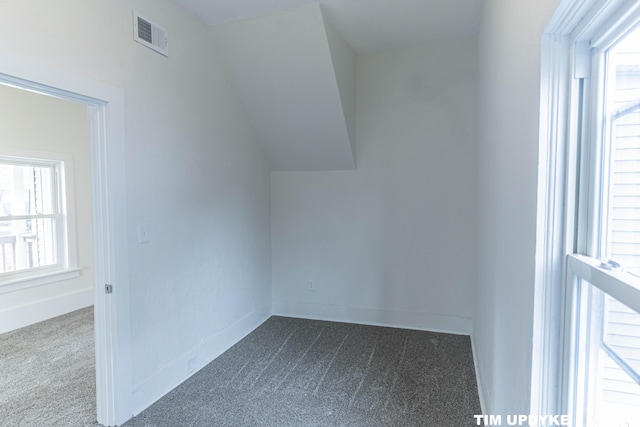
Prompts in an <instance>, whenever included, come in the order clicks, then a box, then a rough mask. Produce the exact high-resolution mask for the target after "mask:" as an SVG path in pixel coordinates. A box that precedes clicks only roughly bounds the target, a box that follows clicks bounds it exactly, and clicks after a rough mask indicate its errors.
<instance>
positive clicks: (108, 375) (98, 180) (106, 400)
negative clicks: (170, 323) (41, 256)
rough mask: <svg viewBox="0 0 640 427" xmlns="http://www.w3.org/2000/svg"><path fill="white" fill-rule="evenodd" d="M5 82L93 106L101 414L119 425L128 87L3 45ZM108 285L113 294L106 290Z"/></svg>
mask: <svg viewBox="0 0 640 427" xmlns="http://www.w3.org/2000/svg"><path fill="white" fill-rule="evenodd" d="M0 83H4V84H9V85H12V86H14V87H18V88H21V89H25V90H30V91H34V92H38V93H42V94H45V95H50V96H54V97H57V98H62V99H66V100H70V101H74V102H80V103H83V104H85V105H87V107H88V111H89V123H90V162H91V165H90V166H91V199H92V200H91V202H92V205H91V216H92V218H91V219H92V226H93V230H92V231H93V270H94V286H95V301H94V310H95V342H96V395H97V396H96V403H97V411H98V412H97V421H98V422H99V423H101V424H103V425H105V426H112V425H120V424H122V423H124V422H125V421H126V420H128V419H129V418H131V417H132V415H133V409H132V403H131V402H132V398H131V395H132V388H131V384H132V373H131V334H130V311H129V284H128V280H129V273H128V256H127V222H126V199H125V195H126V180H125V122H124V91H123V90H122V89H121V88H117V87H114V86H110V85H107V84H104V83H101V82H98V81H94V80H91V79H88V78H86V77H84V76H82V75H78V74H76V73H73V72H70V71H65V70H62V69H58V68H54V67H50V66H48V65H46V64H41V63H36V62H34V61H31V60H27V59H25V58H21V57H18V56H15V55H12V54H8V53H5V52H0ZM106 284H110V285H112V286H113V293H111V294H106V293H105V285H106Z"/></svg>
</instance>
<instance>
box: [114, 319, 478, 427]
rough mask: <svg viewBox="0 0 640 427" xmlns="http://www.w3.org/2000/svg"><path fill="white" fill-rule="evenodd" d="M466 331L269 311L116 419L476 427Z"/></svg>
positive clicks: (133, 426)
mask: <svg viewBox="0 0 640 427" xmlns="http://www.w3.org/2000/svg"><path fill="white" fill-rule="evenodd" d="M474 414H480V404H479V400H478V393H477V388H476V380H475V373H474V368H473V357H472V353H471V345H470V340H469V337H467V336H459V335H448V334H439V333H432V332H421V331H412V330H404V329H393V328H382V327H373V326H362V325H353V324H344V323H334V322H321V321H312V320H303V319H292V318H284V317H277V316H274V317H271V318H270V319H269V320H268V321H267V322H265V323H264V324H263V325H261V326H260V327H259V328H258V329H256V330H255V331H254V332H252V333H251V334H250V335H248V336H247V337H246V338H245V339H244V340H242V341H241V342H239V343H238V344H237V345H235V346H234V347H232V348H231V349H229V350H228V351H227V352H226V353H224V354H223V355H221V356H220V357H219V358H217V359H216V360H214V361H213V362H212V363H210V364H209V365H207V366H206V367H205V368H203V369H202V370H201V371H200V372H198V373H196V374H195V375H194V376H192V377H191V378H190V379H189V380H187V381H186V382H185V383H183V384H182V385H180V386H179V387H178V388H176V389H175V390H173V391H172V392H170V393H169V394H168V395H166V396H165V397H164V398H162V399H161V400H160V401H158V402H156V403H155V404H154V405H152V406H151V407H150V408H148V409H147V410H146V411H144V412H143V413H141V414H140V415H138V416H137V417H135V418H134V419H132V420H130V421H129V422H127V423H126V424H125V426H126V427H143V426H144V427H151V426H156V427H164V426H167V427H169V426H171V427H173V426H274V427H275V426H277V427H282V426H305V427H306V426H435V427H463V426H475V425H476V423H475V419H474V418H473V415H474Z"/></svg>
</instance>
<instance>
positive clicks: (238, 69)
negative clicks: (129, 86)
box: [213, 4, 356, 171]
mask: <svg viewBox="0 0 640 427" xmlns="http://www.w3.org/2000/svg"><path fill="white" fill-rule="evenodd" d="M213 32H214V36H215V37H214V39H215V42H216V45H217V48H218V51H219V53H220V54H221V56H222V58H223V60H224V63H225V67H226V68H227V71H228V73H229V76H230V78H231V81H232V84H233V86H234V88H235V90H236V93H237V95H238V97H239V98H240V102H241V103H242V104H243V107H244V109H245V112H246V113H247V116H248V117H249V121H250V122H251V124H252V127H253V129H254V132H255V134H256V137H257V139H258V141H259V143H260V144H261V145H262V147H263V151H264V153H265V155H266V156H267V158H268V159H269V161H270V163H271V167H272V169H273V170H310V171H314V170H340V169H354V168H355V166H356V165H355V149H354V147H355V141H354V139H355V136H354V130H353V129H354V121H355V56H354V54H353V52H351V50H350V48H349V47H348V46H347V44H346V43H345V42H344V41H343V40H342V39H341V38H340V36H339V35H338V34H337V33H336V32H335V30H333V27H332V26H330V24H327V23H326V22H325V18H324V16H323V14H322V12H321V10H320V7H319V5H317V4H310V5H306V6H303V7H300V8H297V9H294V10H289V11H286V12H280V13H277V14H274V15H270V16H267V17H260V18H254V19H250V20H244V21H239V22H233V23H228V24H224V25H220V26H216V27H214V28H213ZM329 40H331V42H332V46H330V44H329Z"/></svg>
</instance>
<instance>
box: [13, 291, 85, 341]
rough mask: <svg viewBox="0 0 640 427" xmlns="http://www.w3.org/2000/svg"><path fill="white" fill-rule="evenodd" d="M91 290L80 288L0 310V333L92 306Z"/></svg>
mask: <svg viewBox="0 0 640 427" xmlns="http://www.w3.org/2000/svg"><path fill="white" fill-rule="evenodd" d="M93 292H94V290H93V288H85V289H80V290H78V291H73V292H69V293H65V294H62V295H56V296H55V297H51V298H47V299H43V300H39V301H33V302H29V303H27V304H24V305H21V306H17V307H11V308H8V309H5V310H3V311H0V334H3V333H5V332H10V331H13V330H15V329H19V328H23V327H25V326H29V325H33V324H34V323H38V322H42V321H45V320H48V319H52V318H54V317H58V316H62V315H63V314H67V313H71V312H72V311H76V310H80V309H81V308H85V307H89V306H92V305H93V298H94V295H93Z"/></svg>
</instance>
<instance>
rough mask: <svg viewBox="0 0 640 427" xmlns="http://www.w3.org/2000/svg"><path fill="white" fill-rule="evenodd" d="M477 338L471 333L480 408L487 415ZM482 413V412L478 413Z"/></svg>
mask: <svg viewBox="0 0 640 427" xmlns="http://www.w3.org/2000/svg"><path fill="white" fill-rule="evenodd" d="M476 348H477V346H476V340H475V338H474V335H473V334H471V352H472V353H473V367H474V368H475V371H476V383H477V385H478V397H479V398H480V410H481V411H482V415H487V405H486V403H485V400H484V393H483V390H484V389H483V388H482V378H481V377H480V369H479V368H478V366H479V365H478V359H477V356H476V354H477V352H476ZM478 415H480V414H478Z"/></svg>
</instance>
